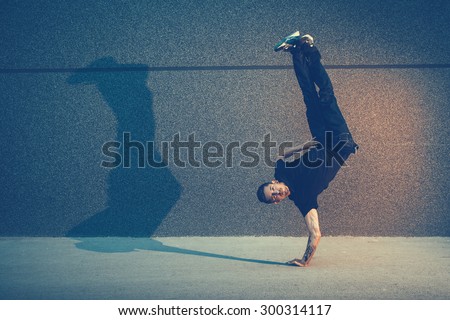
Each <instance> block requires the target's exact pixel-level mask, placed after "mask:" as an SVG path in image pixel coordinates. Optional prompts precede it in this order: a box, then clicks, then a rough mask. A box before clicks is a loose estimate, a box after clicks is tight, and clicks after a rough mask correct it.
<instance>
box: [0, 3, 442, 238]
mask: <svg viewBox="0 0 450 320" xmlns="http://www.w3.org/2000/svg"><path fill="white" fill-rule="evenodd" d="M449 16H450V5H449V2H448V1H434V0H431V1H430V0H421V1H387V0H386V1H372V2H366V1H356V0H348V1H333V0H326V1H320V2H319V1H298V0H296V1H279V0H277V1H256V0H244V1H241V0H239V1H237V0H231V1H229V0H228V1H214V2H213V1H211V2H205V1H192V0H191V1H172V0H169V1H103V0H102V1H94V2H92V3H91V2H90V3H87V2H84V3H82V4H81V2H78V1H75V2H74V1H57V2H55V1H44V0H43V1H33V2H31V1H2V3H1V5H0V18H1V19H0V21H1V22H0V23H1V29H0V34H1V37H0V38H1V39H2V45H1V46H0V83H1V90H0V103H1V108H0V121H1V127H0V128H1V129H0V130H1V136H2V139H1V155H2V161H1V164H0V166H1V178H0V179H1V180H0V190H1V199H2V200H1V203H0V215H1V216H0V218H1V224H0V235H1V236H16V235H31V236H63V235H69V236H79V235H90V236H100V235H101V236H149V235H152V234H153V235H159V236H167V235H168V236H178V235H208V236H221V235H299V234H304V233H305V229H304V227H303V225H302V224H303V222H302V218H301V216H300V215H299V213H298V211H297V209H296V208H295V207H294V206H293V205H292V203H283V204H280V205H278V206H265V205H262V204H260V203H259V202H258V201H257V199H256V197H255V190H256V187H257V186H258V185H259V184H260V183H262V182H264V181H266V180H267V179H271V177H272V175H273V169H272V168H270V167H268V166H266V165H265V164H264V163H262V162H260V163H259V165H258V166H257V167H255V168H242V167H239V166H238V164H239V163H240V161H243V160H249V158H248V157H245V155H242V154H239V152H237V151H236V150H235V151H236V152H234V154H233V157H232V158H231V159H230V161H231V164H232V167H231V168H227V167H226V166H225V163H223V164H222V165H221V166H219V167H217V168H208V167H206V166H204V165H201V166H200V168H194V167H192V166H189V165H187V167H186V168H181V167H178V166H176V165H175V164H174V163H173V161H172V162H171V161H169V166H168V167H166V168H160V169H154V168H149V167H147V168H144V169H140V168H137V165H136V164H137V159H136V158H137V152H136V150H133V152H134V153H132V156H133V157H132V158H133V159H132V160H133V161H132V164H133V165H132V168H130V169H124V168H117V169H105V168H102V167H101V166H100V163H101V161H102V160H111V158H108V157H105V156H103V155H102V152H101V148H102V145H103V144H104V143H105V142H107V141H111V140H117V139H119V140H121V138H122V133H123V132H124V131H126V132H131V138H132V139H134V140H140V141H155V144H156V145H157V146H158V152H157V154H156V156H157V157H158V156H160V154H161V152H163V150H161V148H160V145H161V142H162V141H170V140H172V139H173V137H174V135H176V134H177V133H179V134H180V137H181V139H182V140H186V139H187V138H188V135H189V134H191V133H194V134H195V138H196V139H197V140H198V141H201V142H202V143H205V142H207V141H217V142H219V143H221V144H222V145H228V144H230V143H231V142H239V144H240V145H242V144H243V143H244V142H246V141H255V142H261V141H262V140H263V138H264V135H265V134H267V133H270V134H271V137H272V140H274V141H276V142H277V143H281V142H283V141H294V142H297V143H301V142H304V141H306V140H307V139H308V138H309V133H308V129H307V124H306V120H305V116H304V105H303V101H302V97H301V95H300V90H299V89H298V86H297V83H296V80H295V76H294V73H293V71H292V69H291V67H290V59H289V55H288V54H285V53H274V52H273V51H272V48H273V45H274V44H275V43H276V42H277V41H278V40H279V38H280V37H282V36H284V35H286V34H288V33H290V32H293V31H295V30H297V29H299V30H301V31H302V32H305V33H311V34H312V35H314V36H315V37H316V39H317V46H318V47H319V48H320V49H321V51H322V55H323V63H324V64H325V65H326V67H327V68H328V71H329V73H330V76H331V78H332V80H333V83H334V86H335V92H336V96H337V98H338V101H339V104H340V106H341V109H342V112H343V113H344V115H345V117H346V119H347V121H348V123H349V126H350V128H351V130H352V132H353V135H354V137H355V139H356V140H357V142H358V143H359V144H360V145H361V152H360V153H359V154H358V155H357V156H356V157H352V158H351V160H350V161H349V162H348V167H346V168H344V169H343V170H341V171H340V172H339V173H338V176H337V177H336V179H335V180H334V181H333V182H332V184H331V186H330V187H329V188H328V189H327V190H326V191H325V192H324V193H323V194H322V195H321V196H320V198H319V204H320V208H319V212H320V217H321V226H322V229H323V234H324V235H369V236H370V235H394V236H395V235H412V236H424V235H427V236H435V235H436V236H438V235H439V236H449V235H450V219H449V214H450V207H449V203H450V201H449V192H448V189H449V182H450V172H449V165H448V163H449V151H450V150H449V146H448V141H449V137H450V132H449V120H450V114H449V113H450V111H449V110H450V108H449V107H450V104H449V99H448V89H449V87H450V86H449V84H450V69H449V67H450V34H449V33H448V30H450V23H449V19H448V17H449ZM199 151H200V150H197V153H196V154H195V156H196V159H197V160H201V159H202V154H201V153H200V152H199ZM257 151H258V154H259V155H261V156H262V154H263V150H262V148H259V149H258V150H257ZM274 153H275V151H274V152H273V154H274ZM186 156H187V155H186V154H185V152H184V153H183V152H182V157H186ZM169 159H173V152H172V153H171V154H170V157H169ZM184 159H186V158H184ZM219 160H220V159H219ZM222 161H223V162H225V159H222Z"/></svg>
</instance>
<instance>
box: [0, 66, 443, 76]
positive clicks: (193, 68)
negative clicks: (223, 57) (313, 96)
mask: <svg viewBox="0 0 450 320" xmlns="http://www.w3.org/2000/svg"><path fill="white" fill-rule="evenodd" d="M292 68H293V67H292V66H291V65H283V66H277V65H275V66H274V65H267V66H180V67H146V66H144V67H143V66H136V67H133V66H130V67H106V68H16V69H14V68H12V69H11V68H6V69H0V73H9V74H14V73H74V72H148V71H150V72H161V71H232V70H286V69H292ZM325 68H326V69H446V68H450V64H350V65H335V64H331V65H325Z"/></svg>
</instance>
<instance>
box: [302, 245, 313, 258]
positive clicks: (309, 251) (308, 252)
mask: <svg viewBox="0 0 450 320" xmlns="http://www.w3.org/2000/svg"><path fill="white" fill-rule="evenodd" d="M314 251H315V249H314V248H313V246H311V245H309V244H308V247H307V248H306V251H305V254H304V255H303V261H305V262H308V261H309V259H310V258H311V257H312V255H313V254H314Z"/></svg>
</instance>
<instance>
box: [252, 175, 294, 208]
mask: <svg viewBox="0 0 450 320" xmlns="http://www.w3.org/2000/svg"><path fill="white" fill-rule="evenodd" d="M256 194H257V196H258V199H259V201H261V202H264V203H275V204H277V203H279V202H280V201H281V200H283V199H285V198H287V197H288V196H289V195H290V194H291V191H290V190H289V188H288V186H287V185H285V184H284V183H283V182H279V181H277V180H272V181H271V182H266V183H264V184H262V185H260V186H259V188H258V191H257V193H256Z"/></svg>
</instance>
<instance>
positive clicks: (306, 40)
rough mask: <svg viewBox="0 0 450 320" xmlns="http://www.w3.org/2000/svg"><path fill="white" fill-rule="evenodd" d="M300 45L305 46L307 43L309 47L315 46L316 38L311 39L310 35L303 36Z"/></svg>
mask: <svg viewBox="0 0 450 320" xmlns="http://www.w3.org/2000/svg"><path fill="white" fill-rule="evenodd" d="M300 43H301V44H304V43H306V44H307V45H309V46H310V47H312V46H314V38H313V37H311V36H310V35H309V34H305V35H304V36H302V37H301V38H300Z"/></svg>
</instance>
